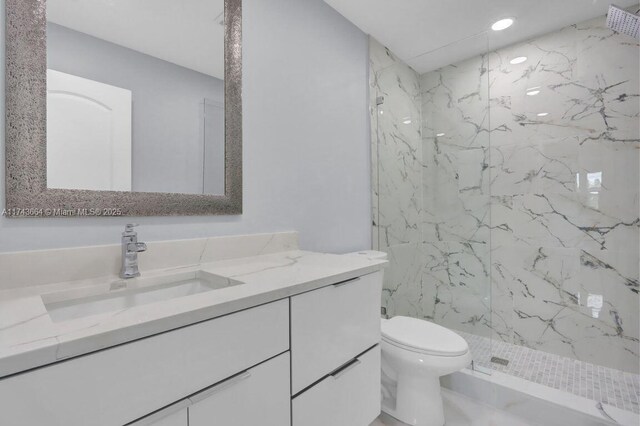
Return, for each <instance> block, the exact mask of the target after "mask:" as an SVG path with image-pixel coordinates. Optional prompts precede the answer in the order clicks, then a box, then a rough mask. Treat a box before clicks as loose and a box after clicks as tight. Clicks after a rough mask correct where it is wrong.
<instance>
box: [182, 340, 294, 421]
mask: <svg viewBox="0 0 640 426" xmlns="http://www.w3.org/2000/svg"><path fill="white" fill-rule="evenodd" d="M190 400H191V401H192V403H193V405H191V406H190V407H189V426H211V425H224V426H248V425H260V426H286V425H289V424H291V409H290V403H291V397H290V395H289V353H288V352H287V353H285V354H282V355H280V356H278V357H276V358H273V359H271V360H269V361H267V362H265V363H263V364H260V365H258V366H256V367H254V368H252V369H250V370H248V371H246V372H244V373H242V374H239V375H236V376H234V377H232V378H230V379H228V380H226V381H224V382H222V383H219V384H217V385H215V386H212V387H211V388H209V389H207V390H205V391H204V392H202V393H200V394H196V395H194V396H193V397H191V398H190Z"/></svg>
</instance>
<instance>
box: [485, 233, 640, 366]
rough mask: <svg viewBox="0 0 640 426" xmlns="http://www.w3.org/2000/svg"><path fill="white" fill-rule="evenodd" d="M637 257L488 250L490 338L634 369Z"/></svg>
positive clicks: (526, 249)
mask: <svg viewBox="0 0 640 426" xmlns="http://www.w3.org/2000/svg"><path fill="white" fill-rule="evenodd" d="M636 259H637V255H635V254H631V255H629V254H628V253H621V252H618V253H612V252H610V251H608V250H605V251H597V252H595V253H589V252H587V251H584V250H580V249H575V248H558V247H526V246H522V245H515V246H501V247H496V248H494V249H493V250H492V297H493V298H494V299H492V303H494V305H493V306H494V316H493V318H492V319H493V321H494V324H493V327H494V331H495V333H494V337H496V338H498V339H500V340H502V341H507V342H513V343H516V344H521V345H524V346H527V347H531V348H538V349H540V350H545V351H547V352H552V353H556V354H559V355H563V356H569V357H573V358H577V359H583V358H588V359H590V360H592V361H593V362H595V363H597V364H601V365H605V366H609V367H615V368H619V369H623V370H626V371H630V372H634V373H637V372H638V364H637V357H638V353H639V348H638V337H637V336H638V321H639V317H638V309H637V295H638V271H637V260H636ZM633 265H635V268H634V266H633ZM634 269H635V271H634ZM496 297H498V299H496ZM498 301H500V305H499V309H496V307H497V306H496V305H495V303H497V302H498ZM509 302H510V303H511V304H512V306H511V307H509V305H508V304H509Z"/></svg>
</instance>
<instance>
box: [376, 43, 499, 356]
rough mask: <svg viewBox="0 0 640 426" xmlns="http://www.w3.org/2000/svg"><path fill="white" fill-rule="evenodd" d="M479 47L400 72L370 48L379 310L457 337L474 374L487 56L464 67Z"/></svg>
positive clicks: (487, 324)
mask: <svg viewBox="0 0 640 426" xmlns="http://www.w3.org/2000/svg"><path fill="white" fill-rule="evenodd" d="M487 45H488V40H487V35H486V34H481V35H478V36H477V37H473V38H470V39H466V40H464V41H461V42H459V43H456V44H455V45H450V46H447V47H445V48H442V49H438V50H436V51H433V52H429V53H427V54H423V55H420V56H418V57H415V58H413V59H412V60H410V61H408V62H409V64H411V66H409V65H408V64H407V63H404V62H402V61H401V60H399V59H398V58H397V57H395V56H394V55H393V53H392V52H391V51H389V50H388V49H386V48H384V47H383V46H381V45H379V44H378V43H377V42H375V40H371V73H370V76H371V96H372V125H373V128H372V134H373V135H374V138H373V141H374V146H372V151H373V163H374V164H373V166H374V167H373V169H374V247H376V248H378V249H379V250H383V251H386V252H387V253H388V254H389V260H390V266H389V268H388V269H387V270H386V272H385V275H386V278H385V286H384V291H383V307H384V308H386V313H387V315H388V316H395V315H405V316H411V317H416V318H421V319H426V320H429V321H432V322H435V323H437V324H440V325H442V326H444V327H447V328H450V329H452V330H454V331H456V332H459V333H460V334H461V335H463V337H465V338H466V339H467V341H468V342H469V344H470V346H471V348H472V352H473V353H474V360H475V362H474V364H475V366H476V367H482V366H484V367H487V366H488V365H489V357H490V356H491V340H490V339H491V303H490V302H491V285H490V279H489V273H490V264H491V262H490V250H489V248H490V241H489V238H490V232H489V229H490V210H489V205H490V194H489V170H488V165H489V134H490V132H489V129H490V127H489V96H488V95H489V87H488V72H487V70H488V65H487V56H486V55H485V54H482V55H476V56H474V57H473V58H472V59H467V58H469V57H470V56H471V53H468V52H472V51H474V52H478V51H480V52H486V51H487ZM478 49H479V50H478ZM453 62H457V63H456V65H451V64H452V63H453Z"/></svg>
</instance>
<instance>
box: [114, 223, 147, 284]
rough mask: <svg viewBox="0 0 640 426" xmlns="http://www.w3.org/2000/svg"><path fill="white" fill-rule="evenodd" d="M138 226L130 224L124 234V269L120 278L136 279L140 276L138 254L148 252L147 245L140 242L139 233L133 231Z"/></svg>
mask: <svg viewBox="0 0 640 426" xmlns="http://www.w3.org/2000/svg"><path fill="white" fill-rule="evenodd" d="M136 226H138V225H137V224H134V223H130V224H128V225H127V226H125V228H124V232H123V233H122V269H121V270H120V278H134V277H139V276H140V271H139V270H138V253H141V252H143V251H147V245H146V244H145V243H139V242H138V233H137V232H136V231H134V230H133V228H134V227H136Z"/></svg>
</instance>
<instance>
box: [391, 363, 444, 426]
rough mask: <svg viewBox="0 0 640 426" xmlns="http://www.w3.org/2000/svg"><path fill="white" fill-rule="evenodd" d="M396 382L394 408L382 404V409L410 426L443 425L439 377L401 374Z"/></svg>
mask: <svg viewBox="0 0 640 426" xmlns="http://www.w3.org/2000/svg"><path fill="white" fill-rule="evenodd" d="M397 384H398V387H397V393H396V406H395V409H392V408H390V407H385V406H384V405H383V407H382V411H384V412H385V413H387V414H389V415H390V416H392V417H394V418H396V419H398V420H400V421H402V422H403V423H406V424H408V425H412V426H443V425H444V409H443V406H442V394H441V393H440V379H439V377H437V376H433V377H425V376H424V375H423V376H418V377H416V376H415V375H402V376H399V377H398V382H397Z"/></svg>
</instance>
